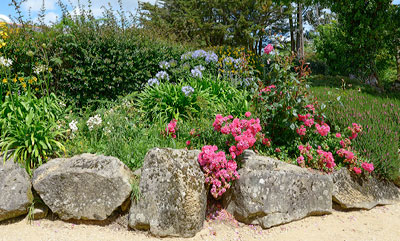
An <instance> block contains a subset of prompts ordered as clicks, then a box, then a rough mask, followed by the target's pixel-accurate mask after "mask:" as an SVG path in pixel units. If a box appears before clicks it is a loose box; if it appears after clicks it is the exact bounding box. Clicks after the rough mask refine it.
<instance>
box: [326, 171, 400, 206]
mask: <svg viewBox="0 0 400 241" xmlns="http://www.w3.org/2000/svg"><path fill="white" fill-rule="evenodd" d="M333 183H334V188H333V196H332V198H333V201H334V202H335V203H338V204H339V205H340V206H341V207H342V208H345V209H352V208H361V209H371V208H373V207H375V206H376V205H386V204H393V203H395V202H399V201H400V189H399V188H398V187H396V186H395V185H394V184H393V183H392V182H390V181H385V180H379V179H377V178H375V177H363V176H357V175H353V174H351V173H350V171H349V170H347V169H346V168H342V169H340V170H339V171H337V172H335V173H334V174H333Z"/></svg>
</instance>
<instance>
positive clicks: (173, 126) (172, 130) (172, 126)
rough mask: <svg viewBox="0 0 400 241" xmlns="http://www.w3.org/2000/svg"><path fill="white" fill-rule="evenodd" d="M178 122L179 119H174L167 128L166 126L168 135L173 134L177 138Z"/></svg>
mask: <svg viewBox="0 0 400 241" xmlns="http://www.w3.org/2000/svg"><path fill="white" fill-rule="evenodd" d="M177 123H178V121H177V120H175V119H172V120H171V121H170V122H169V123H168V125H167V128H165V132H166V134H167V136H169V135H171V137H172V138H176V124H177Z"/></svg>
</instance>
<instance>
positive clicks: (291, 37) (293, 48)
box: [289, 13, 296, 53]
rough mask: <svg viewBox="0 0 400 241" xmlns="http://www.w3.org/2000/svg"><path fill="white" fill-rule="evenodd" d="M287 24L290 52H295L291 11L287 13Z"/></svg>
mask: <svg viewBox="0 0 400 241" xmlns="http://www.w3.org/2000/svg"><path fill="white" fill-rule="evenodd" d="M289 26H290V47H291V50H292V52H293V53H294V52H296V41H295V40H294V26H293V16H292V13H290V14H289Z"/></svg>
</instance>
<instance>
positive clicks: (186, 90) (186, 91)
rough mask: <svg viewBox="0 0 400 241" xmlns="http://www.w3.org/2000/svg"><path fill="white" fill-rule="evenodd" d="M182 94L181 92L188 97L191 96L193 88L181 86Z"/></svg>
mask: <svg viewBox="0 0 400 241" xmlns="http://www.w3.org/2000/svg"><path fill="white" fill-rule="evenodd" d="M182 92H183V93H184V94H185V95H186V96H189V95H191V94H192V93H193V92H194V89H193V87H191V86H183V87H182Z"/></svg>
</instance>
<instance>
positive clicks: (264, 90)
mask: <svg viewBox="0 0 400 241" xmlns="http://www.w3.org/2000/svg"><path fill="white" fill-rule="evenodd" d="M275 88H276V86H275V85H270V86H267V87H265V88H263V89H261V90H260V93H259V94H258V95H261V94H262V93H263V92H271V90H272V89H275Z"/></svg>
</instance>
